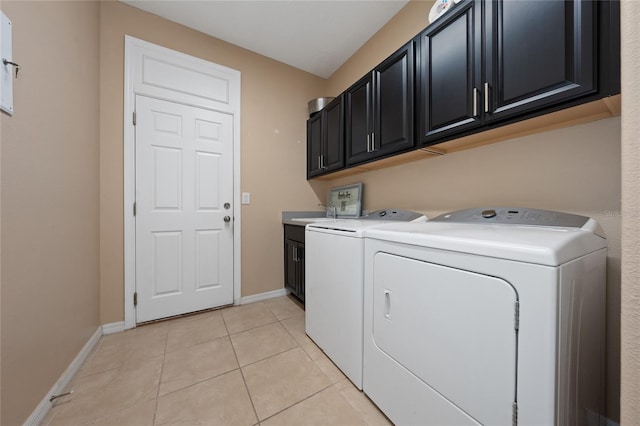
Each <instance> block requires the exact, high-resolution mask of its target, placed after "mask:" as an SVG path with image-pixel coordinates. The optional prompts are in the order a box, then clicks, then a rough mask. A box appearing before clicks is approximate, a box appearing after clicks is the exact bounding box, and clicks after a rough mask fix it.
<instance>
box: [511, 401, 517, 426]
mask: <svg viewBox="0 0 640 426" xmlns="http://www.w3.org/2000/svg"><path fill="white" fill-rule="evenodd" d="M511 408H512V410H511V411H512V415H511V424H512V425H513V426H518V403H517V402H514V403H513V405H512V406H511Z"/></svg>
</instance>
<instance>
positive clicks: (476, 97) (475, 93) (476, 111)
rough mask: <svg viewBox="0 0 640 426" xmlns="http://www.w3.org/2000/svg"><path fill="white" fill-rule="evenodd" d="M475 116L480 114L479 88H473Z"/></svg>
mask: <svg viewBox="0 0 640 426" xmlns="http://www.w3.org/2000/svg"><path fill="white" fill-rule="evenodd" d="M473 116H474V117H477V116H478V88H477V87H474V88H473Z"/></svg>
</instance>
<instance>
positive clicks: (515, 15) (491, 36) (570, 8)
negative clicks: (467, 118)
mask: <svg viewBox="0 0 640 426" xmlns="http://www.w3.org/2000/svg"><path fill="white" fill-rule="evenodd" d="M595 7H596V4H595V2H591V1H580V0H578V1H559V0H554V1H535V0H521V1H491V2H486V13H485V17H486V20H487V21H486V46H485V55H486V60H485V66H486V76H487V77H486V78H487V83H488V92H487V93H486V95H485V96H488V99H487V100H486V101H485V100H484V99H483V103H485V102H486V103H487V105H483V107H484V106H486V107H487V108H486V109H487V112H488V113H489V114H488V115H487V116H486V117H485V120H486V121H492V120H497V119H501V118H504V117H508V116H512V115H515V114H518V113H523V112H530V111H532V110H535V109H538V108H542V107H547V106H551V105H553V104H557V103H560V102H562V101H566V100H569V99H573V98H576V97H578V96H582V95H585V94H589V93H592V92H595V91H596V90H597V87H596V86H597V85H596V79H595V77H596V75H595V71H594V70H595V66H596V64H597V61H596V57H595V56H596V55H595V54H594V52H596V42H597V40H596V37H595V35H596V31H595V28H594V25H595ZM485 87H486V86H485Z"/></svg>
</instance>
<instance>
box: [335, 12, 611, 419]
mask: <svg viewBox="0 0 640 426" xmlns="http://www.w3.org/2000/svg"><path fill="white" fill-rule="evenodd" d="M431 4H432V2H424V1H412V2H410V3H409V4H408V5H407V6H406V7H405V8H403V9H402V10H401V11H400V12H399V13H398V14H397V15H396V16H395V17H394V18H393V19H392V20H391V21H390V22H389V23H388V24H387V25H386V26H385V27H384V28H383V29H382V30H381V31H380V32H378V33H377V34H376V35H374V36H373V37H372V38H371V39H370V40H369V42H368V43H367V44H366V45H365V46H363V47H362V48H361V49H360V50H359V51H358V52H357V53H356V54H355V55H354V56H353V57H352V58H351V59H349V61H347V63H346V64H344V65H343V66H342V67H341V68H340V69H339V70H338V71H336V72H335V73H334V74H333V75H332V76H331V78H330V79H329V82H328V87H329V88H330V90H328V92H329V93H330V94H331V95H332V96H334V95H337V94H339V93H340V92H341V91H343V90H344V89H346V88H347V87H349V86H350V85H351V84H352V83H354V82H355V81H357V80H358V79H359V78H360V77H361V76H363V75H364V74H365V73H366V72H368V71H369V70H370V69H372V68H373V67H374V66H375V65H377V64H378V63H379V62H381V61H382V60H383V59H384V58H385V57H387V56H388V55H389V54H390V53H392V52H393V51H395V50H396V49H397V48H399V47H400V46H402V45H403V44H404V43H405V42H407V41H408V40H410V39H411V38H412V37H413V36H414V35H416V34H417V33H419V32H420V30H421V29H422V28H424V27H426V26H427V25H428V20H427V16H428V14H429V9H430V8H431ZM352 182H363V183H364V184H365V192H364V194H365V195H364V208H365V209H380V208H387V207H400V208H406V209H412V210H417V211H421V212H424V213H426V214H427V215H428V216H431V217H433V216H435V215H437V214H439V213H442V212H445V211H451V210H455V209H461V208H467V207H475V206H482V205H514V206H525V207H535V208H543V209H552V210H560V211H567V212H571V213H576V214H582V215H586V216H591V217H594V218H596V219H597V220H598V221H599V222H600V223H601V225H602V227H603V228H604V231H605V233H606V234H607V237H608V243H609V256H608V263H607V267H608V274H607V281H608V282H607V297H608V300H607V311H608V312H607V331H608V346H607V357H608V360H607V372H608V383H607V393H608V395H607V396H608V398H607V411H608V416H609V417H610V418H612V419H614V420H617V419H618V418H619V385H620V263H621V262H620V257H621V255H620V251H621V243H620V237H621V235H620V222H621V219H620V210H621V207H620V198H621V186H620V118H619V117H616V118H609V119H605V120H600V121H597V122H593V123H590V124H585V125H580V126H575V127H571V128H565V129H561V130H555V131H550V132H545V133H541V134H537V135H533V136H528V137H524V138H520V139H515V140H511V141H506V142H501V143H498V144H494V145H488V146H484V147H480V148H475V149H472V150H468V151H462V152H457V153H453V154H448V155H445V156H443V157H437V158H432V159H425V160H420V161H415V162H412V163H407V164H404V165H400V166H395V167H391V168H386V169H381V170H378V171H373V172H367V173H362V174H358V175H355V176H351V177H345V178H340V179H335V180H331V181H329V182H328V183H327V185H328V186H338V185H343V184H348V183H352Z"/></svg>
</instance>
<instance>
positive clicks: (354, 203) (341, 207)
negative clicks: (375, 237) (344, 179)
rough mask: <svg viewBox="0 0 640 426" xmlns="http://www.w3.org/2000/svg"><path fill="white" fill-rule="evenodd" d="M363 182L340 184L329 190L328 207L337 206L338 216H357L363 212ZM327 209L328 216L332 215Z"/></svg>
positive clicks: (342, 217) (352, 217)
mask: <svg viewBox="0 0 640 426" xmlns="http://www.w3.org/2000/svg"><path fill="white" fill-rule="evenodd" d="M362 190H363V185H362V183H354V184H352V185H345V186H339V187H337V188H331V189H330V190H329V198H328V200H329V201H328V204H327V207H329V208H331V207H335V208H336V217H337V218H341V219H344V218H351V219H354V218H357V217H360V215H361V214H362ZM330 215H331V214H330V212H329V211H327V216H330Z"/></svg>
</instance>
